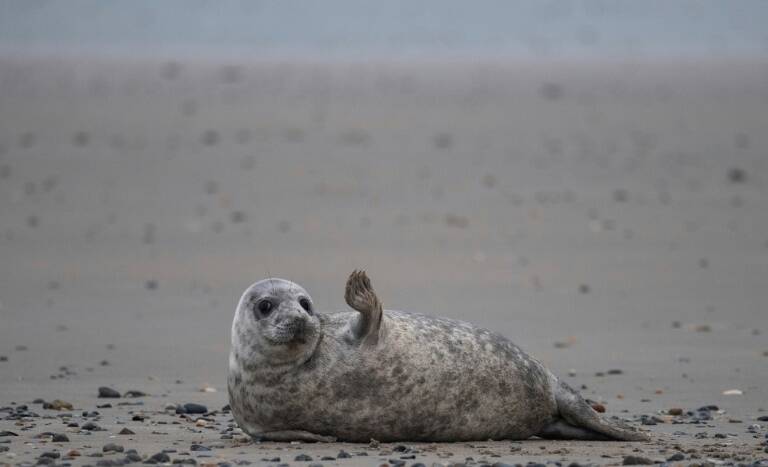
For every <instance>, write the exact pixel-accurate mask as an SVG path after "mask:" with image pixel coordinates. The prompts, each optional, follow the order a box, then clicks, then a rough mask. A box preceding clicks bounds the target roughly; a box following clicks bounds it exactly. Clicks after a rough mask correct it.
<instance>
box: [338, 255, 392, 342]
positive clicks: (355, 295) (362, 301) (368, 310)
mask: <svg viewBox="0 0 768 467" xmlns="http://www.w3.org/2000/svg"><path fill="white" fill-rule="evenodd" d="M344 299H345V300H346V302H347V305H349V306H350V307H351V308H352V309H353V310H356V311H358V312H360V315H359V317H358V320H357V322H356V323H353V326H352V333H353V336H354V338H355V339H356V340H358V341H359V342H360V343H363V344H370V345H374V344H376V343H377V342H378V340H379V329H380V328H381V317H382V315H383V310H382V307H381V302H380V301H379V297H377V296H376V292H375V291H374V290H373V286H372V285H371V280H370V279H369V278H368V275H366V273H365V271H362V270H360V271H358V270H355V271H352V274H350V275H349V279H347V286H346V289H345V291H344Z"/></svg>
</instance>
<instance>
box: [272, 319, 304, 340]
mask: <svg viewBox="0 0 768 467" xmlns="http://www.w3.org/2000/svg"><path fill="white" fill-rule="evenodd" d="M308 334H309V332H308V330H307V326H306V324H305V323H304V321H298V322H293V323H291V324H288V325H277V326H275V327H274V328H273V332H270V333H268V334H266V335H265V336H264V337H265V338H266V340H267V341H268V342H269V343H270V344H273V345H286V344H305V343H306V342H307V337H308Z"/></svg>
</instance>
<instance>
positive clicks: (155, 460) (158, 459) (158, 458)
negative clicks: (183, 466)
mask: <svg viewBox="0 0 768 467" xmlns="http://www.w3.org/2000/svg"><path fill="white" fill-rule="evenodd" d="M168 462H171V457H170V456H169V455H168V454H166V453H164V452H158V453H157V454H154V455H153V456H152V457H150V458H149V459H147V460H146V461H145V462H144V463H145V464H166V463H168Z"/></svg>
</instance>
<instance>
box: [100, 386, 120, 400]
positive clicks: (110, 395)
mask: <svg viewBox="0 0 768 467" xmlns="http://www.w3.org/2000/svg"><path fill="white" fill-rule="evenodd" d="M99 397H101V398H102V399H117V398H119V397H120V393H119V392H117V391H115V390H114V389H112V388H108V387H106V386H101V387H100V388H99Z"/></svg>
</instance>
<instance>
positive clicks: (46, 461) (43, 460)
mask: <svg viewBox="0 0 768 467" xmlns="http://www.w3.org/2000/svg"><path fill="white" fill-rule="evenodd" d="M54 464H56V459H52V458H50V457H40V458H38V459H37V465H54Z"/></svg>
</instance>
